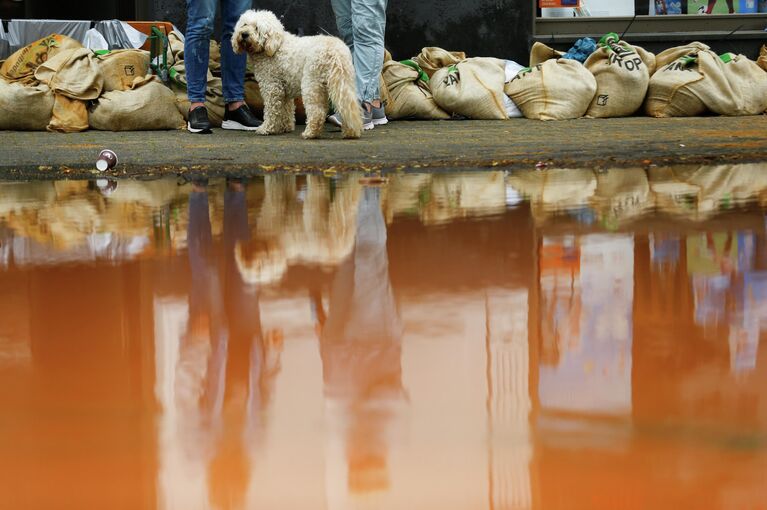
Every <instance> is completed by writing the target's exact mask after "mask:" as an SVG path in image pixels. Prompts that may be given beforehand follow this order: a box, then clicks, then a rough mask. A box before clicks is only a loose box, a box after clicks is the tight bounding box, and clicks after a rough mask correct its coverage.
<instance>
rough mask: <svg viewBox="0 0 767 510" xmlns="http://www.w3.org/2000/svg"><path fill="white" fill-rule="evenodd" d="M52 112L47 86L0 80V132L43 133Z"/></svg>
mask: <svg viewBox="0 0 767 510" xmlns="http://www.w3.org/2000/svg"><path fill="white" fill-rule="evenodd" d="M52 111H53V93H52V92H51V89H50V88H49V87H48V86H47V85H43V84H39V85H37V86H34V87H33V86H24V85H20V84H18V83H6V82H5V81H4V80H0V130H2V129H13V130H21V131H44V130H45V127H46V126H47V125H48V122H49V121H50V120H51V112H52Z"/></svg>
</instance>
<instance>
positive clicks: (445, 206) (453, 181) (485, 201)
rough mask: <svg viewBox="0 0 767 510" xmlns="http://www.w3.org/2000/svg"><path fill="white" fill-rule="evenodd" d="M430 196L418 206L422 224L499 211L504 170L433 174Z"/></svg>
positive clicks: (503, 207) (503, 197)
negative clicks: (421, 205) (424, 202)
mask: <svg viewBox="0 0 767 510" xmlns="http://www.w3.org/2000/svg"><path fill="white" fill-rule="evenodd" d="M430 191H431V193H430V197H429V198H430V199H429V201H428V202H427V203H426V204H424V206H423V207H422V208H421V214H422V221H423V222H424V224H428V225H434V224H439V223H445V222H448V221H451V220H453V219H456V218H471V217H481V216H491V215H494V214H501V213H503V212H504V211H505V210H506V182H505V178H504V173H503V172H470V173H449V174H439V175H435V176H433V178H432V180H431V187H430Z"/></svg>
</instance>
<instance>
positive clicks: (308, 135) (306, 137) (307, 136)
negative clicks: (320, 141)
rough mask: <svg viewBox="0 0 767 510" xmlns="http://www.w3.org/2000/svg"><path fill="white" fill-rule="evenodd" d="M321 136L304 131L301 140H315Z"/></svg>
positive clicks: (314, 132) (313, 132)
mask: <svg viewBox="0 0 767 510" xmlns="http://www.w3.org/2000/svg"><path fill="white" fill-rule="evenodd" d="M319 137H320V134H319V133H318V132H317V131H310V130H308V129H307V130H304V132H303V133H301V138H303V139H304V140H314V139H316V138H319Z"/></svg>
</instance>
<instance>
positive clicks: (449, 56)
mask: <svg viewBox="0 0 767 510" xmlns="http://www.w3.org/2000/svg"><path fill="white" fill-rule="evenodd" d="M465 59H466V53H464V52H462V51H447V50H443V49H442V48H436V47H433V46H432V47H428V48H424V49H422V50H421V53H419V54H418V55H417V56H415V57H413V62H415V63H416V64H418V65H419V66H420V67H421V69H423V71H424V72H425V73H426V75H427V76H428V77H429V78H431V77H432V76H433V75H434V73H436V72H437V71H438V70H440V69H442V68H443V67H447V66H451V65H455V64H457V63H458V62H461V61H462V60H465Z"/></svg>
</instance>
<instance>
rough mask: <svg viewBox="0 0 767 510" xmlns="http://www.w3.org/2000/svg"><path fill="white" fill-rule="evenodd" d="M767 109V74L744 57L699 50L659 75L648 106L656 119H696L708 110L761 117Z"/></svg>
mask: <svg viewBox="0 0 767 510" xmlns="http://www.w3.org/2000/svg"><path fill="white" fill-rule="evenodd" d="M725 57H726V58H725ZM723 58H724V59H725V60H727V61H726V62H725V61H724V60H723ZM765 109H767V74H766V73H764V71H762V70H761V69H760V68H759V66H758V65H757V64H756V63H755V62H753V61H751V60H749V59H748V58H746V57H744V56H743V55H737V56H731V55H727V56H723V57H719V56H717V55H716V54H715V53H714V52H712V51H710V50H696V51H694V52H693V53H691V54H689V55H687V56H684V57H682V58H680V59H678V60H677V61H675V62H672V63H671V64H669V65H667V66H666V67H665V68H663V69H661V70H660V71H659V72H657V73H656V74H655V75H654V76H653V77H652V79H651V80H650V89H649V92H648V95H647V101H646V104H645V110H646V111H647V113H648V115H652V116H655V117H684V116H696V115H700V114H702V113H704V112H705V111H707V110H710V111H712V112H714V113H718V114H719V115H728V116H740V115H758V114H760V113H763V112H764V111H765Z"/></svg>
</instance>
